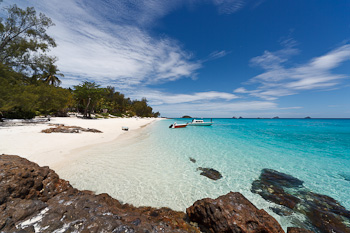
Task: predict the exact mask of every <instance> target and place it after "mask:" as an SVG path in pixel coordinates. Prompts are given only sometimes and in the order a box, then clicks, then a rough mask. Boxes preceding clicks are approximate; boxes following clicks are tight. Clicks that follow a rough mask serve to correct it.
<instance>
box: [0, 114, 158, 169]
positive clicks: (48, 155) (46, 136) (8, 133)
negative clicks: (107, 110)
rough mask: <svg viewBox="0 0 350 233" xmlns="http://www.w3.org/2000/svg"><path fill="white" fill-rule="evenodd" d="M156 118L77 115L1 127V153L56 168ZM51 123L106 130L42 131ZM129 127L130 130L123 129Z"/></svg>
mask: <svg viewBox="0 0 350 233" xmlns="http://www.w3.org/2000/svg"><path fill="white" fill-rule="evenodd" d="M156 120H157V119H156V118H111V119H93V120H87V119H80V118H75V117H65V118H51V121H50V122H46V123H41V124H28V125H24V126H9V127H6V126H4V127H0V153H1V154H10V155H19V156H21V157H24V158H26V159H29V160H31V161H33V162H35V163H38V164H39V165H40V166H50V168H52V169H56V168H57V167H59V166H60V165H62V164H64V163H67V162H69V161H70V160H72V159H74V151H76V150H80V149H84V148H88V147H90V146H93V145H97V144H100V143H106V142H111V141H113V140H116V139H117V138H118V137H119V136H121V135H122V134H132V133H134V132H135V131H136V130H137V129H139V128H141V127H143V126H145V125H147V124H150V123H152V122H154V121H156ZM49 124H64V125H65V126H80V127H83V128H92V129H97V130H100V131H102V132H103V133H92V132H80V133H41V131H42V130H43V129H48V128H50V127H54V126H49ZM123 126H126V127H128V128H129V131H123V130H122V127H123Z"/></svg>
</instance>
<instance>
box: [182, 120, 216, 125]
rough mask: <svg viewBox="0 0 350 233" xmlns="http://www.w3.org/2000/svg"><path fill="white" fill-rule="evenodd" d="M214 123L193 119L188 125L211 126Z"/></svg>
mask: <svg viewBox="0 0 350 233" xmlns="http://www.w3.org/2000/svg"><path fill="white" fill-rule="evenodd" d="M212 124H213V122H212V121H211V122H204V121H203V120H196V119H193V120H192V122H191V123H188V125H189V126H211V125H212Z"/></svg>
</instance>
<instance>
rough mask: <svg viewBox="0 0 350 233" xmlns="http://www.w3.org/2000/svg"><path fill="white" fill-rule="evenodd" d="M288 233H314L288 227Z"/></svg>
mask: <svg viewBox="0 0 350 233" xmlns="http://www.w3.org/2000/svg"><path fill="white" fill-rule="evenodd" d="M287 233H313V231H309V230H306V229H303V228H298V227H288V228H287Z"/></svg>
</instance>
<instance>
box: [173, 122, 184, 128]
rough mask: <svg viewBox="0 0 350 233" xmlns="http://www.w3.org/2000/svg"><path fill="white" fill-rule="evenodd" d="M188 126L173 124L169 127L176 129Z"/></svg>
mask: <svg viewBox="0 0 350 233" xmlns="http://www.w3.org/2000/svg"><path fill="white" fill-rule="evenodd" d="M186 126H187V124H177V123H176V122H175V123H174V124H171V125H170V126H169V128H170V129H176V128H185V127H186Z"/></svg>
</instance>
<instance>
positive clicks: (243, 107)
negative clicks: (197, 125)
mask: <svg viewBox="0 0 350 233" xmlns="http://www.w3.org/2000/svg"><path fill="white" fill-rule="evenodd" d="M154 109H155V110H156V111H159V112H161V113H163V115H164V114H166V116H168V117H179V116H183V115H190V116H195V117H230V116H234V115H235V116H237V115H243V114H242V113H243V112H245V113H244V114H246V115H247V114H248V113H249V112H250V113H252V112H254V113H256V112H257V111H258V112H259V111H266V110H278V107H277V104H276V103H274V102H269V101H240V102H234V103H233V102H210V103H206V102H205V103H181V104H176V105H173V104H166V105H160V106H154ZM252 116H254V117H256V116H257V115H252Z"/></svg>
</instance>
